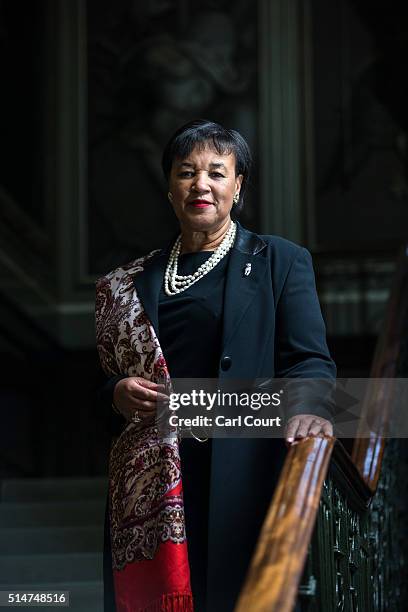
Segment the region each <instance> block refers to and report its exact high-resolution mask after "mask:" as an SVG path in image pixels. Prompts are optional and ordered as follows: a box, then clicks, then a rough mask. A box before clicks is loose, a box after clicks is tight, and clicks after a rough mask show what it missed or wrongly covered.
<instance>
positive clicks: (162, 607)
mask: <svg viewBox="0 0 408 612" xmlns="http://www.w3.org/2000/svg"><path fill="white" fill-rule="evenodd" d="M154 253H155V252H152V253H150V254H149V255H148V256H146V257H142V258H140V259H137V260H136V261H134V262H132V263H130V264H128V265H126V266H124V267H122V268H118V269H117V270H114V271H113V272H111V273H109V274H108V275H106V276H104V277H103V278H100V279H99V280H98V281H97V283H96V313H95V314H96V338H97V347H98V352H99V357H100V361H101V364H102V367H103V369H104V371H105V373H106V374H107V375H108V376H115V375H117V374H126V375H128V376H141V377H143V378H146V379H149V380H152V381H155V382H157V381H158V380H159V379H160V380H163V377H164V379H165V380H167V381H168V382H170V381H169V374H168V371H167V366H166V362H165V360H164V357H163V353H162V350H161V348H160V344H159V341H158V339H157V336H156V333H155V330H154V328H153V326H152V325H151V323H150V320H149V319H148V317H147V315H146V313H145V311H144V310H143V307H142V305H141V303H140V300H139V299H138V296H137V293H136V289H135V287H134V284H133V276H134V275H135V274H137V273H139V272H142V271H143V268H144V263H145V261H146V260H147V259H149V258H150V257H151V256H152V255H153V254H154ZM109 517H110V535H111V547H112V564H113V576H114V585H115V600H116V609H117V612H193V598H192V593H191V585H190V569H189V563H188V555H187V541H186V533H185V522H184V508H183V489H182V482H181V470H180V454H179V446H178V441H177V439H174V438H162V437H161V436H160V434H159V431H158V429H157V427H155V426H152V425H150V426H146V425H145V426H143V425H142V426H141V425H140V424H134V423H129V424H128V425H127V426H126V428H125V429H124V431H123V432H122V433H121V434H120V436H119V437H118V438H117V439H116V440H114V441H113V443H112V446H111V450H110V456H109Z"/></svg>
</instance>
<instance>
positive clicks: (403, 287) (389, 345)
mask: <svg viewBox="0 0 408 612" xmlns="http://www.w3.org/2000/svg"><path fill="white" fill-rule="evenodd" d="M407 313H408V246H407V247H404V248H403V249H402V251H401V253H400V256H399V258H398V262H397V267H396V270H395V275H394V278H393V282H392V287H391V292H390V298H389V301H388V305H387V310H386V314H385V318H384V323H383V325H382V329H381V333H380V335H379V338H378V342H377V346H376V350H375V354H374V359H373V364H372V367H371V371H370V378H373V379H385V380H384V382H383V383H382V382H381V381H380V380H376V384H375V385H374V386H373V387H372V388H371V389H370V392H369V393H368V394H367V396H366V397H365V398H364V403H363V407H362V413H361V422H363V423H364V422H367V418H366V417H367V415H368V414H369V415H370V422H372V423H373V425H374V427H373V429H374V431H373V432H372V434H371V435H370V436H369V437H367V436H360V435H359V431H358V430H357V435H356V439H355V440H354V445H353V451H352V454H351V457H352V460H353V462H354V463H355V465H356V466H357V468H358V470H359V471H360V473H361V475H362V477H363V479H364V480H365V482H366V483H367V485H368V486H369V487H370V489H371V491H372V493H373V494H374V493H375V491H376V488H377V484H378V478H379V475H380V471H381V462H382V458H383V455H384V448H385V443H386V437H387V428H388V421H389V417H390V414H389V410H390V405H391V401H390V400H391V397H392V388H390V387H392V381H391V380H390V379H392V378H394V377H396V376H398V372H397V364H398V354H399V349H400V344H401V339H402V338H403V334H404V327H405V321H406V318H407ZM378 385H380V386H381V388H380V389H379V388H378ZM378 392H380V393H381V394H382V395H383V396H384V400H385V401H383V402H381V403H379V402H376V401H374V400H375V395H376V394H377V393H378Z"/></svg>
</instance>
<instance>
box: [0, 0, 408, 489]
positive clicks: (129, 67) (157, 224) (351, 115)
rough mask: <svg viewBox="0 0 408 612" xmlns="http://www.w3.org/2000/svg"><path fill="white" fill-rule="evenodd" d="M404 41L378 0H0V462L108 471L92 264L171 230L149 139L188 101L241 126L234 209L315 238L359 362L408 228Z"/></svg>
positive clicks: (335, 322) (130, 253) (342, 355)
mask: <svg viewBox="0 0 408 612" xmlns="http://www.w3.org/2000/svg"><path fill="white" fill-rule="evenodd" d="M288 7H289V8H288ZM407 42H408V34H407V9H405V8H397V7H396V5H394V6H393V9H392V10H389V9H386V8H385V7H384V5H383V4H382V3H380V2H362V1H351V0H344V1H334V0H333V1H329V2H327V1H323V0H315V1H313V2H310V3H309V2H304V3H301V2H292V1H290V2H283V1H282V2H278V1H277V0H276V1H275V0H274V1H272V2H270V3H269V2H267V1H266V0H265V1H262V0H260V1H259V2H249V1H247V0H241V1H237V2H235V3H231V2H226V1H222V0H218V1H217V2H211V1H210V0H208V1H207V0H202V1H195V2H192V1H188V0H178V1H176V0H168V1H165V0H161V1H159V0H156V1H151V2H145V3H141V2H136V1H131V0H118V1H116V2H114V3H113V2H109V1H107V0H106V1H100V0H99V1H98V2H97V1H96V0H88V2H86V1H85V0H84V1H83V2H81V1H79V0H78V1H74V0H73V1H72V2H71V1H68V0H59V1H51V0H50V1H46V0H37V1H36V2H30V3H23V2H21V1H18V0H1V1H0V49H1V53H0V63H1V68H2V70H1V73H2V75H3V78H2V93H1V96H0V109H1V112H0V130H1V140H0V143H1V144H0V151H1V163H0V279H1V282H0V315H1V316H0V367H1V388H0V394H1V395H0V397H1V414H2V427H1V429H0V437H1V441H0V477H20V476H21V477H22V476H67V475H76V476H94V475H105V474H106V470H107V456H108V448H109V420H110V416H109V414H105V413H101V410H100V408H99V406H98V405H97V402H96V400H95V390H96V389H97V388H98V386H99V384H100V382H101V380H102V376H101V373H100V371H99V370H98V357H97V354H96V350H95V341H94V322H93V307H94V305H93V300H94V282H95V279H96V278H97V277H98V276H100V275H103V274H104V273H106V272H107V271H109V270H111V269H112V268H113V267H115V266H116V265H118V264H121V263H125V262H127V261H129V260H131V259H132V258H134V257H136V256H139V255H141V254H143V253H146V252H147V251H149V250H150V249H152V248H155V247H157V246H161V245H162V244H163V242H164V241H166V240H167V239H168V238H169V237H170V236H172V235H173V234H174V230H175V227H176V225H175V219H174V217H173V214H172V212H171V210H170V208H169V205H168V202H167V198H166V193H167V189H166V185H165V183H164V180H163V178H162V176H161V172H160V156H161V150H162V147H163V144H164V143H165V142H166V140H167V138H168V137H169V135H170V134H171V133H172V131H173V130H174V129H175V128H177V127H178V126H179V125H180V124H182V123H184V122H186V121H188V120H190V119H192V118H197V117H206V118H210V119H214V120H216V121H220V122H221V123H223V124H225V125H226V126H228V127H233V128H236V129H238V130H239V131H241V132H242V134H243V135H244V136H245V137H246V138H247V139H248V142H249V143H250V146H251V148H252V150H253V154H254V160H255V169H254V172H253V175H252V179H251V185H250V188H249V194H248V198H247V202H246V208H245V211H244V213H243V216H242V223H243V224H244V225H245V226H247V227H248V228H249V229H254V230H256V231H259V232H261V233H277V234H280V235H283V236H284V237H286V238H289V239H292V240H295V241H296V242H298V243H301V244H303V245H304V246H306V247H307V248H308V249H309V250H310V251H311V252H312V254H313V259H314V264H315V271H316V277H317V283H318V291H319V297H320V300H321V304H322V310H323V313H324V317H325V320H326V323H327V330H328V340H329V345H330V348H331V351H332V354H333V356H334V358H335V360H336V362H337V364H338V367H339V376H342V377H347V376H366V375H368V374H369V368H370V363H371V360H372V356H373V349H374V346H375V341H376V337H377V334H378V332H379V330H380V326H381V320H382V317H383V314H384V307H385V304H386V301H387V297H388V293H389V288H390V283H391V278H392V273H393V270H394V265H395V260H396V257H397V254H398V252H399V250H400V249H401V248H402V247H403V246H404V243H405V240H406V233H407V221H408V173H407V146H408V145H407V142H408V141H407V112H408V111H407V108H408V105H407V95H406V91H407V84H406V81H407V71H406V65H407ZM292 201H293V202H294V205H293V206H292ZM282 211H283V213H282ZM286 213H287V216H285V215H286Z"/></svg>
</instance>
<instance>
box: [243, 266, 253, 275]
mask: <svg viewBox="0 0 408 612" xmlns="http://www.w3.org/2000/svg"><path fill="white" fill-rule="evenodd" d="M251 269H252V264H250V263H247V264H245V268H244V276H249V275H250V274H251Z"/></svg>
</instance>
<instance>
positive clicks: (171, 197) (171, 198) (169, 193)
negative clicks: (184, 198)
mask: <svg viewBox="0 0 408 612" xmlns="http://www.w3.org/2000/svg"><path fill="white" fill-rule="evenodd" d="M167 197H168V198H169V200H170V202H171V201H172V200H173V194H172V193H171V191H169V192H168V194H167Z"/></svg>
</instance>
